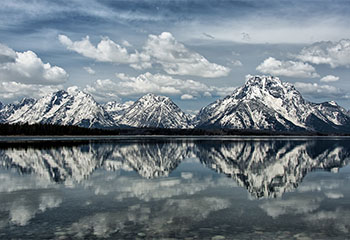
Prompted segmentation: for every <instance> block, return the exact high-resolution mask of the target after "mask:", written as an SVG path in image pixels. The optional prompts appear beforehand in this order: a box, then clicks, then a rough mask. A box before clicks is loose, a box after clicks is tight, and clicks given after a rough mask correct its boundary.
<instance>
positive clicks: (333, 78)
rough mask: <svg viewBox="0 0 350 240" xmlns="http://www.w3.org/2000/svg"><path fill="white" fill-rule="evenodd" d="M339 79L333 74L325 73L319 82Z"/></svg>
mask: <svg viewBox="0 0 350 240" xmlns="http://www.w3.org/2000/svg"><path fill="white" fill-rule="evenodd" d="M338 80H339V77H337V76H333V75H327V76H324V77H323V78H321V79H320V81H321V82H336V81H338Z"/></svg>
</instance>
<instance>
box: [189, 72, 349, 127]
mask: <svg viewBox="0 0 350 240" xmlns="http://www.w3.org/2000/svg"><path fill="white" fill-rule="evenodd" d="M195 121H196V124H197V126H199V127H219V128H232V129H254V130H274V131H304V130H308V131H339V130H341V129H346V130H348V131H349V130H350V116H349V115H348V114H347V113H346V110H345V109H343V108H341V107H339V106H338V105H336V104H335V103H334V102H332V104H330V103H322V104H315V103H310V102H308V101H306V100H304V98H303V97H302V96H301V94H300V93H299V92H298V91H297V90H296V89H295V88H294V86H293V85H292V84H290V83H287V82H281V81H280V79H279V78H277V77H272V76H248V77H247V81H246V83H245V84H244V85H243V86H242V87H240V88H237V89H236V90H235V91H234V92H233V93H232V94H231V95H229V96H227V97H225V98H224V99H219V100H217V101H215V102H214V103H212V104H209V105H208V106H206V107H204V108H202V109H201V111H200V112H199V114H198V115H197V117H196V119H195Z"/></svg>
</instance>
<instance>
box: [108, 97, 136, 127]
mask: <svg viewBox="0 0 350 240" xmlns="http://www.w3.org/2000/svg"><path fill="white" fill-rule="evenodd" d="M133 103H134V102H132V101H129V102H125V103H119V102H116V101H111V102H107V103H106V104H104V105H103V108H104V109H105V110H106V112H107V113H108V114H109V115H110V116H111V117H112V118H113V120H114V121H115V122H118V121H120V119H121V117H122V116H123V114H124V113H125V112H126V111H127V110H128V109H129V108H130V106H131V105H132V104H133Z"/></svg>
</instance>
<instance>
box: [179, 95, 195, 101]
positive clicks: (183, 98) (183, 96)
mask: <svg viewBox="0 0 350 240" xmlns="http://www.w3.org/2000/svg"><path fill="white" fill-rule="evenodd" d="M181 99H182V100H192V99H194V97H193V96H192V95H190V94H184V95H182V96H181Z"/></svg>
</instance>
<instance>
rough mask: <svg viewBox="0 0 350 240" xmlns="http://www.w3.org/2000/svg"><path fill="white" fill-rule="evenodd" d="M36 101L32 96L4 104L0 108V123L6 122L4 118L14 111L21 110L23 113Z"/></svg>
mask: <svg viewBox="0 0 350 240" xmlns="http://www.w3.org/2000/svg"><path fill="white" fill-rule="evenodd" d="M35 102H36V100H35V99H33V98H23V99H22V100H21V102H19V103H18V104H15V103H12V104H7V105H4V106H3V107H2V108H1V109H0V123H2V122H6V120H7V119H8V118H9V117H10V116H11V115H13V114H15V113H16V112H22V114H25V113H26V112H27V111H28V110H29V109H30V108H31V107H32V106H33V104H34V103H35Z"/></svg>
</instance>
